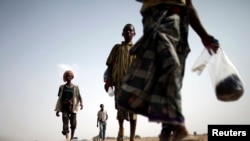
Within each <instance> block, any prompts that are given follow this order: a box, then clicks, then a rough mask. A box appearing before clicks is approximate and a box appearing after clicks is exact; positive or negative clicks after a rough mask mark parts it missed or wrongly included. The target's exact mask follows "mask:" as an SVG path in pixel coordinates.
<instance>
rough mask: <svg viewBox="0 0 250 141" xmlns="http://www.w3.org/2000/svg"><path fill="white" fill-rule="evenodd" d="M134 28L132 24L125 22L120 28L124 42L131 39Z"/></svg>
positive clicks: (133, 34)
mask: <svg viewBox="0 0 250 141" xmlns="http://www.w3.org/2000/svg"><path fill="white" fill-rule="evenodd" d="M135 34H136V33H135V28H134V26H133V25H132V24H130V23H129V24H126V25H125V26H124V28H123V30H122V36H123V37H124V40H125V42H130V41H132V39H133V37H134V36H135Z"/></svg>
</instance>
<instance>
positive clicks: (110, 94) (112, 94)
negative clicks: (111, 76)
mask: <svg viewBox="0 0 250 141" xmlns="http://www.w3.org/2000/svg"><path fill="white" fill-rule="evenodd" d="M108 94H109V96H111V97H112V96H114V95H115V94H114V91H113V88H112V87H109V88H108Z"/></svg>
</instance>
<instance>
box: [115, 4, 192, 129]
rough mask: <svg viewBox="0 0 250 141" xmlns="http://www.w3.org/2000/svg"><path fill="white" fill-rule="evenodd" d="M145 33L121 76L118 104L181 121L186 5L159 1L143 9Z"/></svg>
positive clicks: (159, 119)
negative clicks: (125, 71) (159, 2)
mask: <svg viewBox="0 0 250 141" xmlns="http://www.w3.org/2000/svg"><path fill="white" fill-rule="evenodd" d="M142 16H143V20H142V22H143V26H144V31H143V32H144V34H143V36H142V37H141V39H140V40H139V41H138V42H137V43H136V44H135V46H134V47H133V48H132V49H131V50H130V53H131V54H135V55H136V59H135V60H134V62H133V63H132V65H131V67H130V69H129V71H128V73H127V74H126V75H125V77H124V79H123V83H122V86H121V95H120V96H119V98H118V104H119V106H121V107H122V108H124V109H126V110H130V111H132V112H135V113H138V114H141V115H144V116H147V117H148V118H149V121H157V122H164V123H171V124H182V123H183V122H184V116H183V114H182V108H181V93H180V91H181V87H182V79H183V76H184V68H185V60H186V57H187V55H188V53H189V51H190V49H189V46H188V41H187V40H188V38H187V35H188V16H187V10H186V7H185V6H173V5H169V4H159V5H156V6H153V7H151V8H148V9H146V10H145V11H144V12H142Z"/></svg>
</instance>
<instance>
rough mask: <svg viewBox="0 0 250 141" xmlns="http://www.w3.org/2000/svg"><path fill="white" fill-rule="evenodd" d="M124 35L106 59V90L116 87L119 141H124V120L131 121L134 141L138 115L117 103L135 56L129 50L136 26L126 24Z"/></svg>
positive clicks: (131, 140) (131, 138)
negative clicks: (122, 84) (124, 78)
mask: <svg viewBox="0 0 250 141" xmlns="http://www.w3.org/2000/svg"><path fill="white" fill-rule="evenodd" d="M122 36H123V37H124V41H123V42H122V43H121V44H116V45H115V46H114V47H113V48H112V50H111V52H110V54H109V56H108V58H107V61H106V65H107V67H108V68H107V80H106V83H105V90H106V91H108V87H109V86H114V88H115V91H114V92H115V108H116V109H117V120H118V123H119V131H118V137H117V141H123V138H124V128H123V122H124V120H128V121H129V122H130V141H134V137H135V129H136V121H137V115H136V114H135V113H131V112H128V111H126V110H123V109H121V108H120V107H119V106H118V104H117V99H118V97H119V95H120V89H121V88H120V87H121V82H122V79H123V77H124V75H125V74H126V73H127V70H128V68H129V67H130V64H131V63H132V61H133V60H134V58H135V56H133V55H130V54H129V50H130V49H131V48H132V47H133V43H132V39H133V37H134V36H135V28H134V26H133V25H132V24H126V25H125V26H124V28H123V32H122Z"/></svg>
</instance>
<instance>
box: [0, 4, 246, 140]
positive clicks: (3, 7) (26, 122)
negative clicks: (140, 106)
mask: <svg viewBox="0 0 250 141" xmlns="http://www.w3.org/2000/svg"><path fill="white" fill-rule="evenodd" d="M193 3H194V5H195V6H196V9H197V11H198V12H199V16H200V18H201V21H202V23H203V25H204V26H205V27H206V29H207V31H208V32H209V33H210V34H212V35H214V36H215V37H216V38H218V39H219V41H220V45H221V47H222V48H223V49H224V51H225V52H226V54H227V55H228V57H229V58H230V60H231V61H232V63H233V64H234V65H235V67H236V68H237V69H238V71H239V73H240V75H241V77H242V78H243V80H244V84H245V93H244V95H243V96H242V97H241V99H239V100H238V101H235V102H221V101H218V100H217V99H216V97H215V94H214V89H213V87H212V83H211V80H210V78H209V75H208V73H207V71H205V72H203V73H202V74H201V75H200V76H198V75H197V74H196V73H193V72H192V71H191V67H192V65H193V63H194V62H195V60H196V59H197V58H198V56H199V55H200V53H201V51H202V49H203V46H202V44H201V42H200V39H199V38H198V36H197V35H196V34H195V33H194V32H193V30H192V29H191V28H190V30H189V31H190V34H189V44H190V48H191V50H192V51H191V53H190V54H189V56H188V59H187V66H186V72H185V78H184V82H183V89H182V95H183V97H182V98H183V112H184V115H185V117H186V126H187V128H188V130H189V132H190V133H193V132H194V131H196V132H197V133H207V125H208V124H250V114H248V113H249V98H250V95H249V88H248V87H247V86H248V85H249V83H250V75H249V67H247V66H250V61H247V60H248V59H247V56H249V52H250V49H249V48H248V46H249V41H250V36H249V34H250V28H249V25H250V19H249V15H248V14H249V13H250V10H249V5H250V1H249V0H240V1H236V0H219V1H218V0H193ZM140 6H141V4H140V3H138V2H136V1H134V0H130V1H129V0H108V1H103V0H73V1H72V0H71V1H68V0H22V1H20V0H0V19H1V20H0V56H1V61H0V66H1V75H2V80H1V85H0V97H1V98H0V111H2V113H1V120H0V125H1V128H0V140H1V141H3V139H10V141H17V140H18V141H34V140H37V141H38V140H39V141H60V140H62V139H63V138H64V137H63V136H62V134H61V130H62V121H61V117H59V118H58V117H56V115H55V111H54V107H55V103H56V100H57V93H58V88H59V85H61V84H63V81H62V74H63V72H64V71H65V69H73V70H74V72H75V75H76V76H75V79H74V80H73V83H74V84H77V85H79V87H80V93H81V95H82V97H83V102H84V109H83V110H81V111H79V113H78V117H77V118H78V126H77V130H76V133H75V136H77V137H78V138H80V139H83V138H85V139H90V138H92V137H93V136H96V135H97V134H98V131H99V129H98V128H97V127H96V118H97V111H98V110H99V105H100V103H103V104H104V105H105V109H106V110H107V111H108V114H109V120H108V125H107V131H106V133H107V136H112V137H116V135H117V131H118V122H117V120H116V110H115V108H114V97H109V96H108V94H107V93H106V92H105V91H104V89H103V85H104V83H103V72H104V70H105V69H106V66H105V62H106V58H107V56H108V54H109V52H110V50H111V48H112V47H113V45H114V44H116V43H120V42H121V41H122V40H123V37H122V35H121V32H122V28H123V26H124V25H125V24H126V23H132V24H134V26H135V28H136V33H137V34H136V36H135V38H134V42H136V40H138V38H140V37H141V35H142V24H141V15H140V13H139V10H140ZM124 125H125V128H126V129H125V135H127V136H128V135H129V123H128V122H125V124H124ZM160 127H161V126H160V124H157V123H154V122H148V120H147V118H145V117H143V116H139V117H138V124H137V130H136V134H137V135H140V136H157V135H158V134H159V132H160ZM2 138H3V139H2Z"/></svg>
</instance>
